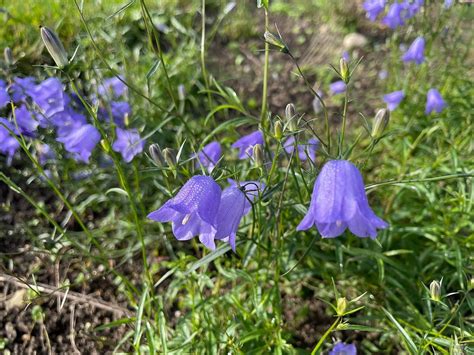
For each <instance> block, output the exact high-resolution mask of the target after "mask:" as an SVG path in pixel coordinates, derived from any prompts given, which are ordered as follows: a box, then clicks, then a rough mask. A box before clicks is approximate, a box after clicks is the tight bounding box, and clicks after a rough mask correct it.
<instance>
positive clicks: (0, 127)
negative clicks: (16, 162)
mask: <svg viewBox="0 0 474 355" xmlns="http://www.w3.org/2000/svg"><path fill="white" fill-rule="evenodd" d="M4 125H5V126H6V127H8V129H9V130H11V131H13V132H14V131H15V126H14V125H13V124H12V123H11V122H9V121H7V120H6V119H5V118H2V117H0V153H2V154H4V155H6V156H7V164H8V165H10V164H11V161H12V159H13V156H14V155H15V152H16V151H17V150H18V148H19V147H20V143H18V141H17V140H16V138H15V137H13V136H12V135H11V134H10V132H9V131H8V129H7V128H5V127H4Z"/></svg>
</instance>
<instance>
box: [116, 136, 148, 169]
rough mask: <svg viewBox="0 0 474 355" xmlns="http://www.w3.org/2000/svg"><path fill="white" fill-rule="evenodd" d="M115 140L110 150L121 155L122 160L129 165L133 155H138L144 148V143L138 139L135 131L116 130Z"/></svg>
mask: <svg viewBox="0 0 474 355" xmlns="http://www.w3.org/2000/svg"><path fill="white" fill-rule="evenodd" d="M116 132H117V140H116V141H115V142H114V144H113V145H112V149H113V150H114V151H116V152H118V153H120V154H122V158H123V160H125V162H127V163H130V162H131V161H132V159H133V158H134V157H135V155H137V154H140V153H141V152H142V151H143V147H144V146H145V141H144V140H143V139H141V138H140V134H139V133H138V130H136V129H128V130H127V129H121V128H117V130H116Z"/></svg>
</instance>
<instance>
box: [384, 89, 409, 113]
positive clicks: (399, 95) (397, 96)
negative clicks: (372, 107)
mask: <svg viewBox="0 0 474 355" xmlns="http://www.w3.org/2000/svg"><path fill="white" fill-rule="evenodd" d="M404 97H405V93H404V92H403V90H399V91H394V92H391V93H389V94H387V95H384V97H383V101H385V103H386V104H387V108H388V109H389V110H390V111H393V110H395V109H396V108H397V107H398V105H400V102H402V100H403V98H404Z"/></svg>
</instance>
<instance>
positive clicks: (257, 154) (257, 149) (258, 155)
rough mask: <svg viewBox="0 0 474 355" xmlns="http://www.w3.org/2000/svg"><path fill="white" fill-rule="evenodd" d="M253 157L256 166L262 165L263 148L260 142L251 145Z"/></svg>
mask: <svg viewBox="0 0 474 355" xmlns="http://www.w3.org/2000/svg"><path fill="white" fill-rule="evenodd" d="M253 159H254V162H255V165H256V166H258V167H261V166H263V148H262V145H261V144H255V145H254V147H253Z"/></svg>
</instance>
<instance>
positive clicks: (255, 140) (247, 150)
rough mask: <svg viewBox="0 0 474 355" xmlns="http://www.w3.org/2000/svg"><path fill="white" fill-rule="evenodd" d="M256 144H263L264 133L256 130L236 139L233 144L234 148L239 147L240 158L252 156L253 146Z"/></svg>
mask: <svg viewBox="0 0 474 355" xmlns="http://www.w3.org/2000/svg"><path fill="white" fill-rule="evenodd" d="M256 144H261V145H263V133H262V132H260V131H255V132H252V133H250V134H247V135H246V136H243V137H242V138H240V139H238V140H237V141H235V143H234V144H232V145H231V147H232V148H239V149H240V150H239V159H246V158H249V157H252V154H253V147H254V146H255V145H256Z"/></svg>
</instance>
